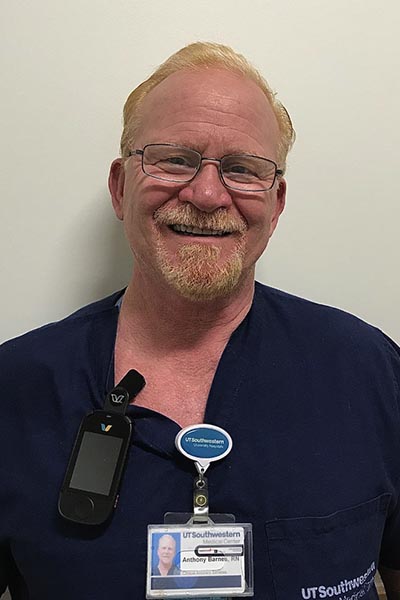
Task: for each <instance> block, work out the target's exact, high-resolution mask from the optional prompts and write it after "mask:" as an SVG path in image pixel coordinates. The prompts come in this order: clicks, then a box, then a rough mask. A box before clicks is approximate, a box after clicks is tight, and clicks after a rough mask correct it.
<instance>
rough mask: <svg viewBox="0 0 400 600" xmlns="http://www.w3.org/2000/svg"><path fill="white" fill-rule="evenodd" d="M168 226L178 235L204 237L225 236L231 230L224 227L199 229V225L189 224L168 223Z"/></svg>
mask: <svg viewBox="0 0 400 600" xmlns="http://www.w3.org/2000/svg"><path fill="white" fill-rule="evenodd" d="M168 228H169V229H170V230H171V231H173V232H174V233H177V234H178V235H188V236H204V237H209V236H212V237H226V236H228V235H231V234H232V233H233V232H232V231H228V230H226V229H200V228H199V227H190V226H189V225H177V224H173V225H168Z"/></svg>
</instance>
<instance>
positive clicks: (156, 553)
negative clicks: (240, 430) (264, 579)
mask: <svg viewBox="0 0 400 600" xmlns="http://www.w3.org/2000/svg"><path fill="white" fill-rule="evenodd" d="M175 445H176V447H177V449H178V450H179V452H181V454H183V456H185V457H186V458H189V459H190V460H192V461H194V464H195V467H196V470H197V473H198V477H197V478H196V479H195V481H194V485H193V512H192V513H167V514H166V515H165V516H164V524H163V525H149V526H148V534H147V575H146V598H148V599H151V598H177V599H178V598H198V599H201V600H210V599H211V598H212V599H214V600H216V599H219V600H222V599H223V598H232V597H237V596H253V591H254V588H253V556H252V549H253V540H252V525H251V523H235V521H234V516H233V515H229V514H225V515H223V514H210V513H209V506H208V501H209V498H208V484H207V478H206V477H205V476H204V473H205V472H206V471H207V469H208V467H209V466H210V464H211V463H213V462H215V461H217V460H220V459H222V458H224V457H225V456H227V455H228V454H229V452H230V451H231V449H232V439H231V437H230V435H229V434H228V433H227V432H226V431H225V430H224V429H222V428H221V427H217V426H216V425H208V424H205V423H202V424H199V425H192V426H190V427H186V428H185V429H182V430H181V431H180V432H179V433H178V435H177V436H176V440H175Z"/></svg>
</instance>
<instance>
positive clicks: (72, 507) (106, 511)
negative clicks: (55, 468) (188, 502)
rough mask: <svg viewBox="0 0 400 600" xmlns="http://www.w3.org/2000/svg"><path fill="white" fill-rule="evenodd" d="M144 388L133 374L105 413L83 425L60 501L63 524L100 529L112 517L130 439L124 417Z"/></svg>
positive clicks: (108, 400)
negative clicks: (99, 526) (72, 523)
mask: <svg viewBox="0 0 400 600" xmlns="http://www.w3.org/2000/svg"><path fill="white" fill-rule="evenodd" d="M145 383H146V382H145V380H144V377H143V376H142V375H141V374H140V373H138V372H137V371H135V370H134V369H132V370H131V371H129V372H128V373H127V374H126V375H125V377H124V378H123V379H122V380H121V381H120V383H119V384H118V385H117V386H116V387H115V388H113V389H112V390H111V391H110V392H109V393H108V394H107V396H106V399H105V403H104V410H96V411H94V412H92V413H91V414H89V415H87V416H86V417H85V418H84V419H83V421H82V423H81V426H80V428H79V431H78V435H77V437H76V440H75V444H74V448H73V450H72V454H71V458H70V460H69V463H68V468H67V472H66V475H65V478H64V482H63V484H62V487H61V491H60V496H59V500H58V510H59V512H60V514H61V516H62V517H64V518H65V519H68V520H70V521H74V522H76V523H83V524H85V525H99V524H101V523H104V521H106V520H107V519H108V518H109V517H110V515H111V514H112V511H113V509H114V508H115V507H116V505H117V501H118V491H119V488H120V484H121V479H122V475H123V472H124V467H125V463H126V459H127V455H128V450H129V446H130V439H131V435H132V422H131V420H130V418H129V417H128V416H127V415H126V414H125V412H126V409H127V407H128V405H129V402H130V401H131V400H132V398H134V397H135V396H136V395H137V394H138V393H139V392H140V391H141V390H142V388H143V387H144V385H145Z"/></svg>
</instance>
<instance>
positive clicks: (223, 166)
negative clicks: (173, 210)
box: [129, 144, 283, 192]
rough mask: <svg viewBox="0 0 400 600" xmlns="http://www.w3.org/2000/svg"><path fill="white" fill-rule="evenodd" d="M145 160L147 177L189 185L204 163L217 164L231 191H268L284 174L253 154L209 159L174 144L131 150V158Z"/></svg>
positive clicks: (270, 163) (271, 161)
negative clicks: (137, 156)
mask: <svg viewBox="0 0 400 600" xmlns="http://www.w3.org/2000/svg"><path fill="white" fill-rule="evenodd" d="M134 155H140V156H141V157H142V169H143V172H144V173H145V174H146V175H149V176H150V177H154V178H155V179H161V180H162V181H170V182H171V183H189V182H190V181H192V179H194V178H195V177H196V175H197V173H198V172H199V171H200V169H201V165H202V162H203V160H207V161H212V162H217V163H218V171H219V176H220V178H221V181H222V183H223V184H224V185H225V186H226V187H227V188H230V189H232V190H240V191H242V192H266V191H268V190H270V189H271V188H272V187H273V185H274V183H275V180H276V178H277V177H279V176H280V175H283V171H282V170H281V169H278V166H277V164H276V163H275V162H274V161H273V160H269V159H268V158H263V157H261V156H255V155H253V154H229V155H227V156H223V157H222V158H208V157H206V156H202V155H201V154H200V152H197V151H196V150H193V149H192V148H185V147H184V146H177V145H175V144H147V145H146V146H144V147H143V150H132V151H131V152H129V156H134Z"/></svg>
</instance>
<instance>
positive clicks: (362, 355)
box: [0, 284, 400, 600]
mask: <svg viewBox="0 0 400 600" xmlns="http://www.w3.org/2000/svg"><path fill="white" fill-rule="evenodd" d="M121 295H122V292H118V293H116V294H113V295H112V296H110V297H108V298H106V299H104V300H101V301H99V302H97V303H94V304H91V305H89V306H88V307H85V308H83V309H81V310H79V311H78V312H76V313H74V314H73V315H71V316H70V317H68V318H66V319H64V320H62V321H60V322H58V323H55V324H50V325H47V326H45V327H42V328H40V329H38V330H35V331H33V332H30V333H28V334H26V335H24V336H21V337H19V338H17V339H15V340H11V341H9V342H7V343H6V344H4V345H3V346H2V347H1V348H0V390H1V416H0V593H1V592H2V591H4V589H5V588H6V586H7V585H8V586H9V587H10V589H11V590H12V594H13V598H14V599H16V600H25V599H27V598H29V599H30V600H54V599H55V598H57V600H72V599H73V598H74V599H76V600H80V599H82V600H91V599H93V600H110V598H117V599H118V600H125V599H126V600H128V599H129V600H132V599H135V600H136V599H142V598H144V597H145V591H144V590H145V577H146V555H147V554H146V538H147V535H146V534H147V525H148V524H149V523H162V522H163V516H164V513H166V512H168V511H176V512H190V511H191V509H192V484H193V478H194V474H195V473H194V468H193V465H192V464H191V462H190V461H189V460H187V459H185V458H184V457H181V456H180V455H179V454H178V453H177V451H176V450H175V447H174V439H175V436H176V434H177V432H178V431H179V426H178V425H177V424H176V423H175V422H173V421H171V420H170V419H168V418H167V417H165V416H163V415H161V414H159V413H156V412H154V411H151V410H148V409H144V408H140V407H136V406H134V405H132V406H130V407H129V415H130V416H131V418H132V420H133V422H134V433H133V441H132V447H131V450H130V453H129V460H128V465H127V470H126V473H125V476H124V480H123V483H122V488H121V491H120V499H119V504H118V507H117V509H116V511H115V513H114V516H113V518H112V520H111V521H110V522H109V523H108V524H107V525H105V526H95V527H93V526H83V525H78V524H74V523H71V522H68V521H65V520H63V519H62V518H61V516H60V515H59V514H58V510H57V501H58V494H59V490H60V486H61V483H62V481H63V478H64V474H65V470H66V466H67V463H68V459H69V455H70V452H71V448H72V445H73V442H74V439H75V436H76V432H77V429H78V427H79V424H80V422H81V420H82V418H83V417H84V416H85V415H86V414H88V413H90V412H91V411H93V410H94V409H99V408H102V406H103V402H104V396H105V394H106V392H107V391H108V390H109V389H110V388H111V387H113V384H114V381H113V378H114V371H113V351H114V342H115V335H116V327H117V320H118V307H117V306H116V302H117V301H118V298H119V297H120V296H121ZM132 367H133V368H134V367H135V365H132ZM143 375H144V376H146V373H143ZM399 380H400V351H399V348H397V346H396V345H395V344H394V343H393V342H392V341H391V340H389V339H388V338H387V337H386V336H384V334H382V333H381V332H380V331H378V330H376V329H375V328H373V327H371V326H369V325H366V324H365V323H363V322H362V321H360V320H359V319H357V318H355V317H353V316H351V315H348V314H346V313H343V312H341V311H338V310H335V309H331V308H328V307H325V306H321V305H317V304H314V303H311V302H308V301H306V300H303V299H300V298H296V297H294V296H290V295H288V294H285V293H283V292H280V291H277V290H274V289H272V288H268V287H265V286H262V285H260V284H257V285H256V292H255V298H254V302H253V305H252V308H251V310H250V312H249V314H248V315H247V317H246V318H245V320H244V321H243V322H242V323H241V325H240V326H239V327H238V329H237V330H236V331H235V332H234V333H233V335H232V336H231V339H230V341H229V343H228V345H227V347H226V349H225V351H224V353H223V356H222V358H221V361H220V364H219V366H218V369H217V372H216V375H215V378H214V381H213V385H212V388H211V391H210V395H209V399H208V404H207V408H206V415H205V422H208V423H212V424H215V425H219V426H221V427H223V428H225V429H226V430H227V431H228V432H229V433H230V434H231V436H232V438H233V441H234V447H233V450H232V452H231V454H230V455H229V456H228V457H227V458H226V459H224V460H222V461H221V462H219V463H215V464H214V465H212V466H211V467H210V470H209V474H208V479H209V494H210V508H211V511H212V512H218V513H226V512H228V513H233V514H235V516H236V520H237V522H244V523H247V522H251V523H253V528H254V529H253V531H254V585H255V594H254V597H255V598H256V600H265V599H271V600H297V599H306V600H307V599H308V598H335V599H336V600H347V599H350V598H351V597H352V594H353V595H354V594H358V596H355V597H357V598H361V597H362V598H364V600H369V599H372V598H377V595H376V592H375V589H374V585H373V576H374V573H375V571H376V569H377V566H378V562H379V560H381V561H382V562H383V564H385V565H386V566H388V567H391V568H394V569H400V508H399V506H400V502H399V494H400V414H399V412H400V401H399ZM165 394H166V397H167V394H168V389H166V390H165Z"/></svg>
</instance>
